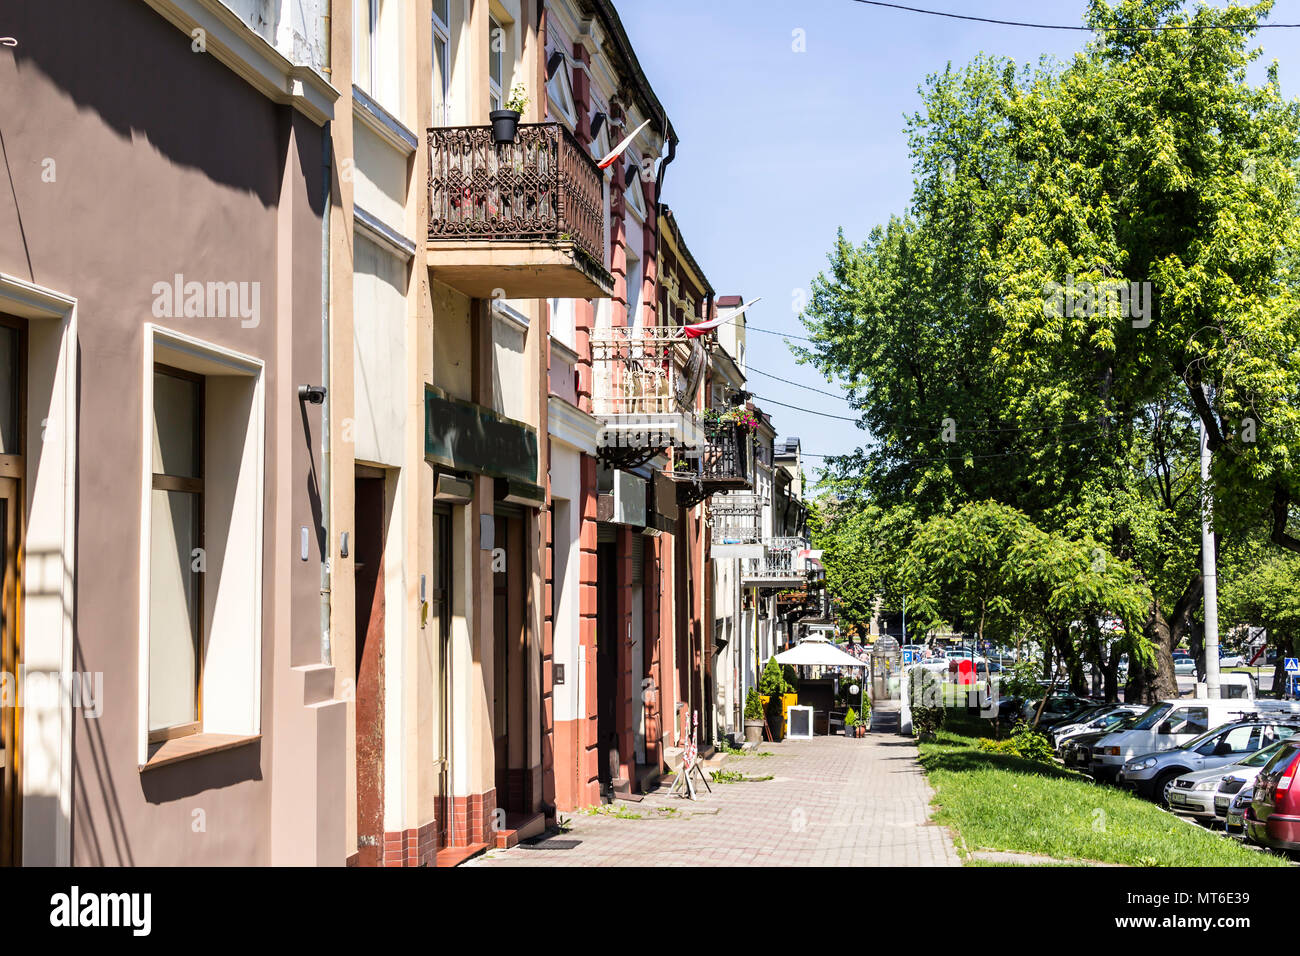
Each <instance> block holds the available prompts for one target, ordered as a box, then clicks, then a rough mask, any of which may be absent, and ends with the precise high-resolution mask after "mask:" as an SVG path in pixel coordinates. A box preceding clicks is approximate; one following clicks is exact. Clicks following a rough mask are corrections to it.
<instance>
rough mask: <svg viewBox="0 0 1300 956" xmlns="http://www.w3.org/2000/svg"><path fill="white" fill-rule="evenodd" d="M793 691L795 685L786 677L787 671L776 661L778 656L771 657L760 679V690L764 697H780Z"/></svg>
mask: <svg viewBox="0 0 1300 956" xmlns="http://www.w3.org/2000/svg"><path fill="white" fill-rule="evenodd" d="M793 691H794V687H792V686H791V685H790V683H789V682H788V681H787V680H786V679H785V672H784V671H783V670H782V669H781V665H780V664H778V663H777V662H776V656H775V655H773V656H772V657H769V658H768V659H767V664H766V666H765V667H764V668H763V673H762V675H761V676H760V677H759V679H758V692H759V693H760V694H762V695H763V696H764V697H780V696H781V695H782V694H789V693H792V692H793Z"/></svg>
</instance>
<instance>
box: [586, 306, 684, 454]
mask: <svg viewBox="0 0 1300 956" xmlns="http://www.w3.org/2000/svg"><path fill="white" fill-rule="evenodd" d="M707 363H708V357H707V355H706V354H705V352H704V349H703V347H702V346H701V345H700V344H699V342H698V340H692V339H688V338H687V337H686V335H685V333H684V332H682V330H681V329H680V328H675V327H671V326H663V327H654V326H652V327H645V328H606V329H595V330H593V331H592V333H591V365H592V376H593V379H594V381H593V385H592V400H591V404H592V413H593V414H594V415H596V417H598V418H602V419H604V421H605V430H604V433H603V435H602V441H601V444H602V449H601V451H602V454H604V455H605V457H606V458H608V459H611V460H616V461H619V462H620V463H621V466H623V467H628V466H630V464H632V463H634V461H635V460H636V459H637V458H638V457H639V458H640V461H645V460H648V459H649V458H650V457H652V456H653V455H654V454H655V453H657V452H658V451H659V450H660V449H663V448H668V447H673V448H677V449H681V450H683V451H694V450H695V449H699V448H700V447H701V446H702V445H703V444H704V432H703V429H702V428H701V427H700V420H699V413H698V412H697V411H696V409H695V401H696V396H697V395H698V394H699V390H700V383H701V381H702V380H703V377H704V372H705V370H706V366H707ZM689 470H691V471H693V472H697V471H698V469H696V468H691V469H689Z"/></svg>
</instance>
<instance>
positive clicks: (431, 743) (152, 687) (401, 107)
mask: <svg viewBox="0 0 1300 956" xmlns="http://www.w3.org/2000/svg"><path fill="white" fill-rule="evenodd" d="M69 16H72V17H77V18H84V20H85V22H94V23H95V24H96V25H97V30H96V31H94V32H93V33H87V34H85V35H84V38H81V39H79V38H78V37H76V36H73V37H69V35H68V34H67V33H66V31H65V30H63V29H62V28H61V27H60V24H61V22H63V21H64V20H66V18H68V17H69ZM4 31H5V33H6V34H12V35H13V36H14V38H15V39H16V40H17V46H16V47H12V48H11V47H7V46H6V47H2V48H0V115H2V116H3V117H4V130H3V132H4V135H5V143H4V145H5V149H6V155H7V157H8V160H9V163H10V172H11V175H12V178H13V190H12V193H9V194H6V195H5V196H4V197H3V198H0V544H2V545H3V555H2V557H3V563H2V564H0V571H2V573H0V636H2V637H3V641H2V642H0V652H2V655H3V656H2V657H0V704H3V706H0V755H2V757H3V759H2V760H0V779H2V780H3V791H2V797H3V799H2V801H0V863H10V864H14V863H25V864H87V865H139V864H159V865H168V864H182V863H190V862H193V863H201V864H223V865H225V864H231V865H263V864H295V865H357V866H372V865H374V866H381V865H382V866H420V865H425V866H439V865H441V866H449V865H455V864H456V863H459V862H461V861H463V860H464V859H466V858H468V857H469V856H471V855H473V854H475V853H477V852H480V851H481V850H483V849H485V848H487V847H505V846H511V845H513V844H515V843H517V842H518V841H519V840H522V839H526V838H528V837H530V836H532V835H535V834H538V833H541V832H542V831H543V830H544V829H545V828H546V827H547V826H548V825H552V824H554V823H555V822H556V821H557V818H558V816H559V815H560V814H561V813H563V812H568V811H572V810H575V809H578V808H582V807H586V806H591V805H593V804H597V803H600V802H601V801H604V800H611V799H617V798H619V797H620V796H623V795H627V794H633V793H636V792H639V791H644V790H646V789H648V788H651V787H653V786H656V785H657V784H658V783H659V781H660V780H661V778H662V777H663V775H664V774H665V773H666V772H667V771H669V770H671V769H672V768H673V767H675V766H677V764H678V761H679V760H680V755H681V752H682V750H683V748H684V747H685V746H686V744H687V741H688V739H689V737H690V736H691V735H695V736H696V738H697V740H698V743H699V746H700V748H701V750H702V751H704V752H705V753H707V752H708V751H709V748H711V747H712V746H713V744H714V742H715V741H716V740H718V739H720V738H721V737H722V736H723V735H724V734H727V733H729V732H735V731H737V730H739V729H740V728H741V726H742V723H743V721H741V717H740V711H739V709H738V706H739V702H740V701H741V700H742V699H743V694H744V690H745V688H746V687H747V686H751V685H752V684H753V682H754V680H755V678H756V673H757V671H756V662H761V660H760V658H762V656H763V655H765V654H767V653H770V652H771V650H772V648H774V647H776V646H778V645H779V644H780V643H781V642H782V641H783V640H786V639H788V630H787V631H782V630H781V628H780V624H779V614H778V613H777V610H776V601H775V598H776V594H777V591H778V589H779V588H780V587H783V586H785V584H787V583H788V582H787V581H786V578H781V577H779V575H777V573H776V572H779V571H781V570H784V571H785V572H787V577H789V576H790V574H789V572H790V567H791V564H790V560H789V553H790V551H791V550H792V549H791V547H787V546H786V545H785V544H782V543H781V542H782V541H785V539H787V538H793V537H795V536H797V535H798V534H799V533H800V530H801V528H800V521H799V512H798V503H797V498H798V491H797V487H796V490H795V491H794V493H791V491H790V489H791V487H792V482H793V480H794V479H793V477H792V476H793V475H794V474H797V471H798V468H797V465H796V467H795V469H794V472H791V471H790V469H788V468H785V467H783V462H784V459H782V458H780V456H775V457H774V454H773V449H774V442H775V432H774V430H773V428H772V425H771V421H770V419H769V418H768V417H767V416H765V415H764V414H763V413H762V412H761V411H760V410H758V409H756V408H755V407H754V405H753V402H752V400H750V398H749V396H748V395H747V393H746V392H745V391H744V386H745V372H744V369H745V356H744V324H743V323H744V315H743V313H742V312H741V311H740V308H739V307H740V302H739V301H738V300H735V301H733V300H732V299H730V298H728V297H717V296H715V294H714V291H713V287H712V285H711V284H710V282H709V279H708V278H707V276H706V274H705V270H704V269H703V267H702V266H701V265H700V263H699V262H698V261H697V260H696V259H695V257H694V256H693V255H692V253H691V251H690V248H689V246H688V245H687V242H686V239H685V237H684V235H683V229H682V227H681V224H680V223H679V221H678V219H677V217H676V215H675V214H674V213H673V211H672V209H671V208H669V207H668V206H667V205H665V203H664V184H665V177H666V175H667V173H668V171H669V166H670V165H671V164H672V163H673V162H674V161H675V160H676V158H677V151H678V137H677V134H676V132H675V131H674V129H673V127H672V124H671V122H670V121H669V118H668V116H667V113H666V111H665V109H664V107H663V104H662V103H661V102H660V101H659V99H658V97H657V95H656V94H655V91H654V89H653V87H652V85H651V83H650V81H649V79H648V78H647V77H646V75H645V73H644V71H643V70H642V68H641V66H640V64H639V62H638V60H637V56H636V53H635V50H634V49H633V47H632V44H631V42H630V41H629V39H628V36H627V33H626V31H625V30H624V28H623V25H622V23H621V21H620V20H619V17H618V13H617V11H616V10H615V8H614V6H613V4H612V3H611V2H609V0H93V2H92V0H65V2H61V3H59V4H27V5H22V6H21V7H19V8H18V10H16V11H14V12H13V14H12V15H11V16H10V17H9V18H8V19H7V20H6V22H5V24H4ZM120 50H132V51H135V58H136V59H138V60H139V61H140V62H142V63H148V64H149V67H148V70H140V71H133V70H129V69H128V70H123V69H121V68H120V67H121V62H120V53H119V52H116V51H120ZM106 76H111V77H112V78H113V80H112V82H109V83H106V82H104V79H103V78H104V77H106ZM159 77H164V78H165V80H166V82H159ZM196 104H197V105H196ZM509 106H518V107H520V109H519V112H520V114H521V115H520V116H519V121H518V126H517V128H515V129H511V130H507V131H505V132H503V133H497V132H495V131H494V128H493V125H492V115H491V114H493V112H494V111H499V110H501V109H503V108H506V107H509ZM620 144H621V150H622V151H621V152H618V151H617V150H616V147H619V146H620ZM604 158H609V161H608V162H606V163H605V164H604V165H603V166H602V165H600V164H599V161H600V160H602V159H604ZM698 221H701V222H705V221H707V219H706V217H705V216H704V215H702V214H701V215H698ZM74 226H75V227H74ZM718 319H722V320H723V322H722V324H720V325H715V324H714V322H715V321H716V320H718ZM697 326H702V327H697ZM105 397H111V399H110V400H108V401H105V400H104V399H105ZM787 450H788V448H787V446H785V445H783V446H782V452H783V453H784V452H785V451H787ZM723 499H725V500H726V501H727V502H729V503H730V504H731V505H735V506H737V508H738V509H739V510H740V511H741V512H743V513H744V514H745V515H746V516H747V520H748V519H752V520H751V521H749V522H748V524H746V525H745V529H746V530H745V534H746V535H747V537H745V538H744V541H743V542H742V543H743V544H744V545H745V546H747V547H748V548H749V550H748V551H745V552H744V556H743V557H742V556H740V554H739V553H738V552H735V549H734V547H733V545H735V544H737V542H736V541H733V540H732V538H731V537H729V536H728V533H726V532H724V531H722V530H720V529H721V528H723V527H724V525H726V526H727V527H732V526H734V522H733V523H732V525H727V523H726V520H724V518H723V517H721V516H722V515H723V514H724V513H725V512H726V509H725V508H723V507H721V506H720V505H719V504H718V502H719V501H721V500H723ZM747 509H748V510H747ZM728 548H732V553H729V552H728V550H727V549H728ZM783 549H784V550H783ZM782 555H785V556H786V561H785V564H781V561H782V557H781V556H782ZM20 695H21V696H20Z"/></svg>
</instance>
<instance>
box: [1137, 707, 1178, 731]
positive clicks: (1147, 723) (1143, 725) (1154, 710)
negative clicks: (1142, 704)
mask: <svg viewBox="0 0 1300 956" xmlns="http://www.w3.org/2000/svg"><path fill="white" fill-rule="evenodd" d="M1169 709H1170V706H1169V704H1152V705H1151V706H1150V707H1149V708H1147V711H1146V713H1144V714H1143V715H1142V716H1141V717H1139V718H1138V719H1137V723H1135V724H1134V725H1133V729H1134V730H1150V729H1151V728H1152V727H1154V726H1155V725H1156V724H1158V723H1160V720H1161V718H1162V717H1164V716H1165V714H1167V713H1169Z"/></svg>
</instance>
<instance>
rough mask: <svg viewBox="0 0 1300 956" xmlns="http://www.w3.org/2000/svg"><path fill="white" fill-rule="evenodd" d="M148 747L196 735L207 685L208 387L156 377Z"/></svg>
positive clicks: (175, 376) (185, 377)
mask: <svg viewBox="0 0 1300 956" xmlns="http://www.w3.org/2000/svg"><path fill="white" fill-rule="evenodd" d="M153 421H154V441H153V494H152V498H151V500H152V508H151V509H150V510H151V515H152V518H151V524H152V538H153V541H152V546H151V550H150V565H149V578H150V588H149V597H150V607H149V739H150V740H151V741H156V740H166V739H168V738H171V737H179V736H184V735H185V734H193V733H198V732H199V729H200V727H201V726H202V712H201V711H202V705H201V701H202V694H201V687H202V681H203V626H202V610H201V609H202V604H203V583H202V570H203V566H204V563H205V562H204V556H203V379H202V378H201V377H199V376H197V375H193V374H191V373H187V372H183V371H181V370H179V369H174V368H169V367H167V366H164V365H157V366H155V367H154V373H153Z"/></svg>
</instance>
